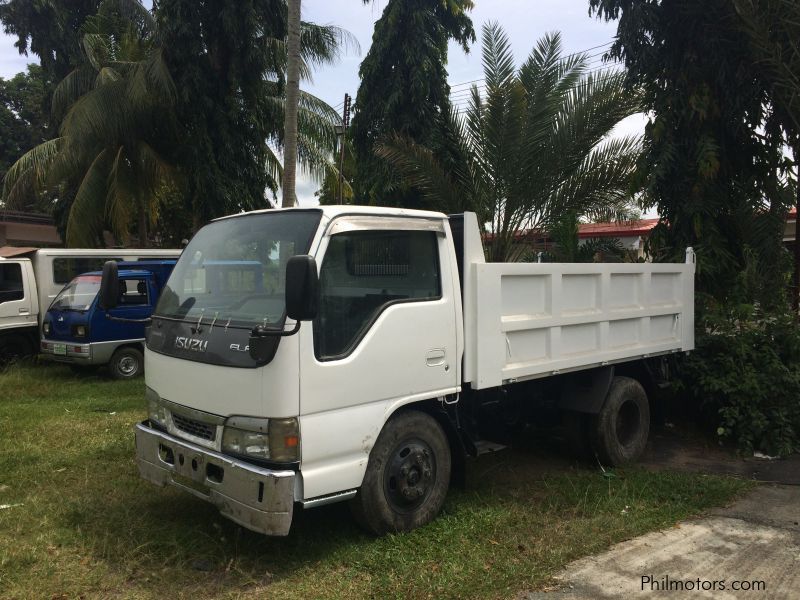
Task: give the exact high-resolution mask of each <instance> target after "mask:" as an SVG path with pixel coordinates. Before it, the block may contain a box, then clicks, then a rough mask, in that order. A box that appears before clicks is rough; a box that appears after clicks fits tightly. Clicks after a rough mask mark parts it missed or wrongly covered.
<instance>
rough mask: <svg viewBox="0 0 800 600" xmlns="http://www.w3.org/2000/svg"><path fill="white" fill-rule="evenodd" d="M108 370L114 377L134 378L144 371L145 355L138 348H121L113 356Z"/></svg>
mask: <svg viewBox="0 0 800 600" xmlns="http://www.w3.org/2000/svg"><path fill="white" fill-rule="evenodd" d="M108 370H109V371H110V372H111V377H113V378H114V379H133V378H134V377H138V376H139V375H141V374H142V373H144V356H142V353H141V352H140V351H139V350H138V349H136V348H131V347H127V348H120V349H119V350H117V351H116V352H114V355H113V356H112V357H111V362H110V363H108Z"/></svg>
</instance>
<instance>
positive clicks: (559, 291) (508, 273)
mask: <svg viewBox="0 0 800 600" xmlns="http://www.w3.org/2000/svg"><path fill="white" fill-rule="evenodd" d="M472 217H473V218H474V215H473V216H472ZM477 232H478V229H477V222H475V223H474V226H472V225H470V224H469V223H465V224H464V256H463V270H462V276H463V278H464V281H463V294H464V324H465V326H464V338H465V339H464V341H465V348H464V377H463V378H464V381H465V382H468V383H470V384H471V385H472V387H473V389H483V388H488V387H493V386H498V385H501V384H503V383H508V382H513V381H521V380H525V379H534V378H538V377H546V376H549V375H555V374H558V373H563V372H567V371H576V370H580V369H586V368H591V367H596V366H600V365H605V364H612V363H616V362H623V361H628V360H635V359H639V358H646V357H649V356H653V355H657V354H665V353H670V352H678V351H686V350H692V349H693V348H694V271H695V264H694V253H693V252H692V250H691V249H688V250H687V253H686V262H685V263H678V264H653V263H633V264H629V263H603V264H580V263H541V264H538V263H486V262H484V260H483V252H482V250H481V249H480V239H477V240H475V239H474V238H475V236H476V235H479V234H478V233H477ZM476 244H477V246H476Z"/></svg>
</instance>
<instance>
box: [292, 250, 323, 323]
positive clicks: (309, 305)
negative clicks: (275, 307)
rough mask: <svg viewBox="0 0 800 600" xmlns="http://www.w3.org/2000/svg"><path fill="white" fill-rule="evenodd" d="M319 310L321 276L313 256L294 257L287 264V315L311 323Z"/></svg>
mask: <svg viewBox="0 0 800 600" xmlns="http://www.w3.org/2000/svg"><path fill="white" fill-rule="evenodd" d="M317 310H319V275H318V273H317V261H316V260H314V257H313V256H308V255H303V256H293V257H291V258H290V259H289V262H287V263H286V315H287V316H288V317H289V318H290V319H294V320H295V321H298V322H299V321H311V320H313V319H314V317H316V316H317Z"/></svg>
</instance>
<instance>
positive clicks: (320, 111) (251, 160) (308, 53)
mask: <svg viewBox="0 0 800 600" xmlns="http://www.w3.org/2000/svg"><path fill="white" fill-rule="evenodd" d="M156 16H157V19H158V22H159V31H160V32H161V36H162V39H163V45H164V46H163V47H164V54H165V59H166V62H167V64H168V66H169V70H170V72H171V73H173V76H174V79H175V84H176V88H177V90H178V97H177V113H178V119H179V127H180V129H181V131H182V132H183V137H182V140H181V141H182V148H181V152H180V153H179V156H178V164H179V167H180V170H181V172H182V174H183V175H184V177H185V180H186V190H187V196H188V199H189V200H188V201H189V205H190V206H191V210H192V213H193V214H194V218H195V221H196V223H195V226H199V225H200V224H202V223H203V222H205V220H207V219H209V218H211V217H215V216H219V215H222V214H229V213H231V212H237V211H240V210H248V209H254V208H264V207H267V206H269V202H268V200H267V193H268V192H271V193H272V194H275V193H276V192H277V190H278V185H279V182H280V181H281V177H282V166H281V163H280V161H279V160H278V158H277V156H276V154H275V152H274V148H281V147H283V145H284V143H285V139H284V106H285V101H284V99H285V91H286V89H285V88H286V61H287V46H286V39H287V35H288V24H287V18H288V12H287V5H286V0H241V1H237V2H226V3H219V2H217V1H215V0H160V1H159V2H158V5H157V10H156ZM300 35H301V47H300V52H301V58H302V62H301V64H300V75H301V76H307V75H308V74H309V72H310V69H311V67H313V66H314V65H318V64H322V63H326V62H330V61H332V60H334V59H335V58H336V57H337V56H338V51H339V48H340V44H341V43H342V42H343V41H346V40H347V35H346V34H345V33H344V32H343V31H342V30H340V29H338V28H336V27H331V26H318V25H314V24H311V23H302V24H301V32H300ZM297 118H298V127H299V134H298V148H297V156H298V159H299V160H300V162H301V164H302V165H304V166H305V168H307V169H309V170H311V171H318V172H319V171H324V169H325V168H326V165H327V163H328V160H327V159H328V155H329V152H331V151H332V150H333V148H334V147H335V145H336V132H335V128H334V124H335V123H336V122H337V121H338V116H337V115H336V113H335V111H333V109H331V108H330V107H329V106H327V105H326V104H325V103H323V102H321V101H320V100H318V99H317V98H315V97H313V96H311V95H309V94H306V93H300V94H299V109H298V116H297Z"/></svg>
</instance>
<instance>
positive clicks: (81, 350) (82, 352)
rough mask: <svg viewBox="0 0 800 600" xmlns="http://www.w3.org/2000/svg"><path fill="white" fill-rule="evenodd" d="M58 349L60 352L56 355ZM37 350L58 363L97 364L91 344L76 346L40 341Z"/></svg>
mask: <svg viewBox="0 0 800 600" xmlns="http://www.w3.org/2000/svg"><path fill="white" fill-rule="evenodd" d="M59 347H60V348H61V350H59V351H58V353H57V350H56V349H57V348H59ZM39 350H40V351H41V353H42V354H47V355H48V356H50V357H52V358H53V360H57V361H58V362H65V363H71V364H76V365H93V364H95V363H96V362H97V361H96V360H94V359H93V355H94V353H93V352H92V344H76V343H75V342H61V341H58V340H48V339H42V340H41V342H40V344H39ZM61 352H63V354H62V353H61Z"/></svg>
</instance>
